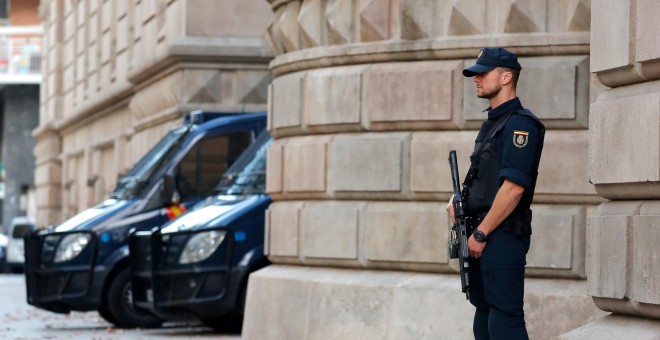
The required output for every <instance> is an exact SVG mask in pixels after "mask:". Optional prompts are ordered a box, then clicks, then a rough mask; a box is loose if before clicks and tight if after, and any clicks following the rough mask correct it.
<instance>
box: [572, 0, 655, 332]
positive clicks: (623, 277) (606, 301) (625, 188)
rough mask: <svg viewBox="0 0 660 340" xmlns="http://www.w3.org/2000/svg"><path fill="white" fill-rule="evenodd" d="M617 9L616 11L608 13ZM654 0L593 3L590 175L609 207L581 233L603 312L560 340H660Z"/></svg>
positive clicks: (590, 277) (596, 300)
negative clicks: (596, 82) (599, 89)
mask: <svg viewBox="0 0 660 340" xmlns="http://www.w3.org/2000/svg"><path fill="white" fill-rule="evenodd" d="M613 13H616V15H612V14H613ZM658 15H660V6H659V5H658V3H657V2H656V1H650V0H638V1H630V0H626V1H619V0H605V1H597V2H594V3H593V8H592V17H593V23H592V28H593V31H592V35H591V49H592V53H591V71H592V72H594V73H595V74H597V75H598V78H599V79H600V81H601V82H602V83H603V84H605V85H607V86H610V87H611V89H610V90H607V91H605V92H603V93H601V94H600V95H599V96H598V100H597V102H596V103H594V104H592V105H591V114H590V119H589V125H590V131H589V178H590V180H591V182H592V183H593V184H594V185H595V188H596V191H597V192H598V194H599V195H600V196H602V197H604V198H606V199H608V200H609V201H608V202H607V203H603V204H601V205H600V206H599V207H598V210H597V211H596V213H595V215H594V216H593V217H591V218H590V219H589V222H588V227H587V278H588V283H589V284H588V287H589V290H588V293H589V295H590V296H592V297H593V301H594V303H595V304H596V305H597V306H598V307H599V308H601V309H602V310H604V311H608V312H613V313H616V314H618V315H616V316H615V315H610V316H607V317H605V318H603V319H600V320H597V321H596V322H593V323H591V324H588V325H586V326H584V327H582V328H580V329H578V330H575V331H573V332H571V333H569V334H568V335H567V336H566V337H565V338H566V339H587V338H589V339H594V338H603V337H607V338H628V339H633V338H634V339H657V338H658V336H659V335H660V320H659V319H660V40H659V38H658V37H660V26H658V22H657V17H658Z"/></svg>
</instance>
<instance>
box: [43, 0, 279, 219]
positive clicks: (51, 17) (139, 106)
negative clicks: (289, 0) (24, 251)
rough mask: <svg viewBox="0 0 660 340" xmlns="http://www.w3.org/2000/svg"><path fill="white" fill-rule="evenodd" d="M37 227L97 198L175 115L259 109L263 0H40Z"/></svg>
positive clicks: (264, 78) (265, 55) (265, 54)
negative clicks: (41, 41) (41, 55)
mask: <svg viewBox="0 0 660 340" xmlns="http://www.w3.org/2000/svg"><path fill="white" fill-rule="evenodd" d="M40 11H41V17H42V19H43V25H44V50H45V51H46V54H45V56H44V62H43V69H44V72H43V75H44V78H43V86H42V87H41V109H40V118H41V120H40V124H39V127H38V128H37V129H36V130H35V131H34V136H35V138H36V140H37V145H36V148H35V155H36V163H37V167H36V175H35V181H36V188H37V206H38V215H37V224H38V225H41V226H44V225H48V224H57V223H59V222H62V221H63V220H64V219H66V218H68V217H71V216H72V215H74V214H75V213H77V212H79V211H81V210H83V209H85V208H87V207H89V206H91V205H93V204H96V203H98V202H100V201H101V200H103V199H104V197H105V195H106V194H107V193H108V192H109V191H111V190H112V189H113V188H114V186H115V182H116V179H117V176H118V175H120V174H122V173H124V172H126V171H127V170H128V169H129V168H130V167H131V166H132V165H133V164H134V163H135V161H136V160H137V159H138V158H139V157H140V156H142V155H143V154H144V153H145V152H146V151H147V150H148V149H149V148H151V146H152V145H154V144H155V143H156V142H157V141H158V140H159V139H160V138H161V137H162V136H163V135H164V133H165V132H166V131H167V130H168V129H169V128H170V127H172V126H174V125H178V124H181V121H182V120H181V117H182V115H183V114H185V113H187V112H189V111H191V110H196V109H202V110H211V111H224V112H249V111H264V110H265V109H266V101H267V86H268V84H269V83H270V79H271V77H270V72H269V70H268V62H269V61H270V60H271V58H272V54H271V52H270V50H269V49H268V47H267V46H266V45H265V43H264V40H263V38H262V35H263V31H264V30H265V29H266V27H267V25H268V23H269V21H270V20H271V18H272V13H271V12H270V8H269V6H268V4H266V3H263V1H260V0H231V1H216V0H137V1H132V0H131V1H129V0H42V1H41V4H40Z"/></svg>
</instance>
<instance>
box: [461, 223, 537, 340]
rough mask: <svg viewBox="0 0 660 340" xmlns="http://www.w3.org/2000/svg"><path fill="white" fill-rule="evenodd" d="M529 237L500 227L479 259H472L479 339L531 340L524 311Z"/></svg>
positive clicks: (472, 293) (472, 290) (472, 294)
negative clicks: (529, 339) (517, 234)
mask: <svg viewBox="0 0 660 340" xmlns="http://www.w3.org/2000/svg"><path fill="white" fill-rule="evenodd" d="M529 245H530V236H516V235H514V234H513V233H509V232H506V231H504V230H503V228H502V227H501V226H500V227H499V228H497V229H495V230H494V231H493V232H492V233H491V234H490V235H489V236H488V240H487V243H486V247H485V248H484V251H483V253H482V257H481V258H480V259H473V258H470V303H472V305H474V306H475V307H476V312H475V314H474V322H473V325H472V330H473V332H474V337H475V339H476V340H485V339H489V340H496V339H507V340H513V339H528V338H529V337H528V335H527V329H526V328H525V315H524V312H523V295H524V292H525V290H524V284H525V282H524V278H525V264H526V260H525V258H526V256H527V251H528V250H529Z"/></svg>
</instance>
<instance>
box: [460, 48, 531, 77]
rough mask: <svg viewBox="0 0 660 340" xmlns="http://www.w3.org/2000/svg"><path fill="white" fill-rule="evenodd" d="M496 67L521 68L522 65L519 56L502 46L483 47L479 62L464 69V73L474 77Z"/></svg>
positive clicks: (478, 58)
mask: <svg viewBox="0 0 660 340" xmlns="http://www.w3.org/2000/svg"><path fill="white" fill-rule="evenodd" d="M496 67H506V68H510V69H514V70H521V69H522V66H520V64H519V63H518V56H517V55H516V54H515V53H513V52H511V51H509V50H507V49H504V48H501V47H486V48H482V49H481V51H480V52H479V56H478V57H477V63H476V64H474V65H472V66H470V67H468V68H466V69H464V70H463V75H464V76H466V77H474V76H476V75H477V74H479V73H483V72H487V71H490V70H492V69H494V68H496Z"/></svg>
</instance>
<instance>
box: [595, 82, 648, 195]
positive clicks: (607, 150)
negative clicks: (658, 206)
mask: <svg viewBox="0 0 660 340" xmlns="http://www.w3.org/2000/svg"><path fill="white" fill-rule="evenodd" d="M658 113H660V95H658V94H657V93H653V94H644V95H637V96H633V97H624V98H620V99H610V100H606V101H603V102H597V103H595V104H593V105H591V114H590V122H589V126H590V131H589V132H590V139H591V140H590V143H589V148H590V149H589V170H590V171H589V178H590V180H591V182H592V183H594V184H595V185H596V190H599V187H598V185H600V184H616V183H635V182H640V183H648V182H655V183H657V182H659V181H660V171H658V164H659V162H660V147H659V145H660V115H659V114H658ZM622 155H625V157H622ZM599 193H600V192H599ZM621 194H623V193H621ZM657 194H658V193H657V192H656V195H655V196H657ZM630 195H632V196H630ZM635 195H636V196H637V197H636V198H647V197H648V196H646V195H653V194H652V193H650V192H648V193H646V192H641V191H639V192H637V194H635V193H634V192H630V193H628V198H635ZM642 195H643V196H642ZM644 196H646V197H644ZM606 197H607V198H614V197H610V196H609V195H608V196H606Z"/></svg>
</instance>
